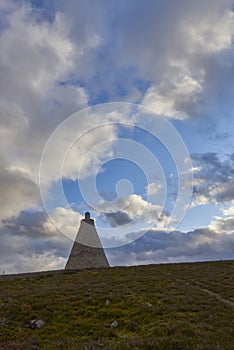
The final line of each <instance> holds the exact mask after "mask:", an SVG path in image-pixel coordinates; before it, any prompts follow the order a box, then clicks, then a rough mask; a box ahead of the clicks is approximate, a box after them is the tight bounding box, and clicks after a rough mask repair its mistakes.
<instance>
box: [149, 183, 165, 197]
mask: <svg viewBox="0 0 234 350" xmlns="http://www.w3.org/2000/svg"><path fill="white" fill-rule="evenodd" d="M161 188H162V185H161V184H156V183H155V182H151V183H150V184H148V185H147V186H146V193H147V195H148V196H151V195H153V194H156V193H157V192H158V191H159V190H160V189H161Z"/></svg>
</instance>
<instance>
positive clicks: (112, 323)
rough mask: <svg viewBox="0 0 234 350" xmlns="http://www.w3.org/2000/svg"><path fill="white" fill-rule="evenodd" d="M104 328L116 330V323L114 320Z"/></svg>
mask: <svg viewBox="0 0 234 350" xmlns="http://www.w3.org/2000/svg"><path fill="white" fill-rule="evenodd" d="M106 327H110V328H116V327H118V322H117V321H116V320H114V321H113V322H111V323H106Z"/></svg>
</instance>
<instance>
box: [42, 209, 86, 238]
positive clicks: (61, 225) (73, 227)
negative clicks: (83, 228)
mask: <svg viewBox="0 0 234 350" xmlns="http://www.w3.org/2000/svg"><path fill="white" fill-rule="evenodd" d="M48 214H49V217H48V218H47V220H46V221H45V222H44V223H43V225H42V227H43V230H44V232H46V233H48V234H55V235H58V231H59V232H60V233H61V234H63V235H64V236H65V237H68V238H70V239H71V240H73V241H74V240H75V238H76V235H77V232H78V229H79V226H80V220H81V219H83V217H82V215H81V214H80V213H78V212H75V211H73V210H72V209H66V208H60V207H58V208H55V209H53V210H52V211H50V212H49V213H48Z"/></svg>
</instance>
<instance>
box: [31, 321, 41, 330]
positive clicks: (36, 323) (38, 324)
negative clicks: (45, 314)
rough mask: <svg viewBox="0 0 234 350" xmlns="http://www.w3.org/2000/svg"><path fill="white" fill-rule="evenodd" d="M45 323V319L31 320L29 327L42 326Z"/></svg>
mask: <svg viewBox="0 0 234 350" xmlns="http://www.w3.org/2000/svg"><path fill="white" fill-rule="evenodd" d="M44 325H45V321H43V320H31V321H30V323H29V327H30V328H31V329H35V328H41V327H43V326H44Z"/></svg>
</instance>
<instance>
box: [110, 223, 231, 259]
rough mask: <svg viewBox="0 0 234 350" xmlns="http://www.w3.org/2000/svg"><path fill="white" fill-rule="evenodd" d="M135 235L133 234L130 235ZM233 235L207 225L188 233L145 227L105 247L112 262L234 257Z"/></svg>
mask: <svg viewBox="0 0 234 350" xmlns="http://www.w3.org/2000/svg"><path fill="white" fill-rule="evenodd" d="M133 236H134V235H133ZM233 245H234V235H229V234H220V233H216V232H215V231H213V230H209V229H206V228H204V229H203V228H201V229H197V230H194V231H190V232H188V233H184V232H180V231H173V232H163V231H152V230H151V231H148V232H147V233H146V234H145V235H144V236H143V237H141V238H139V239H138V240H136V241H134V242H132V243H130V244H128V245H125V246H122V247H119V248H112V249H108V250H107V254H108V257H109V260H110V262H111V263H112V264H114V265H132V264H149V263H166V262H180V261H199V260H200V261H201V260H219V259H233Z"/></svg>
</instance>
